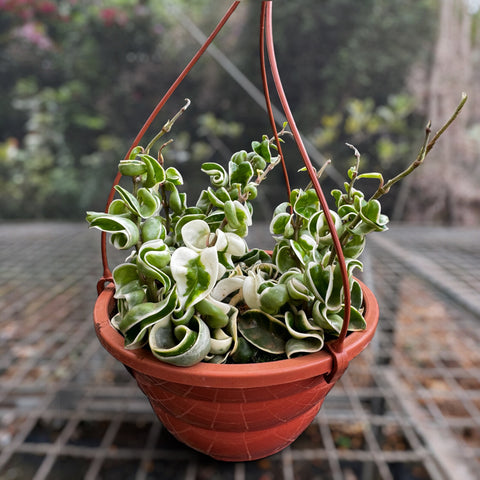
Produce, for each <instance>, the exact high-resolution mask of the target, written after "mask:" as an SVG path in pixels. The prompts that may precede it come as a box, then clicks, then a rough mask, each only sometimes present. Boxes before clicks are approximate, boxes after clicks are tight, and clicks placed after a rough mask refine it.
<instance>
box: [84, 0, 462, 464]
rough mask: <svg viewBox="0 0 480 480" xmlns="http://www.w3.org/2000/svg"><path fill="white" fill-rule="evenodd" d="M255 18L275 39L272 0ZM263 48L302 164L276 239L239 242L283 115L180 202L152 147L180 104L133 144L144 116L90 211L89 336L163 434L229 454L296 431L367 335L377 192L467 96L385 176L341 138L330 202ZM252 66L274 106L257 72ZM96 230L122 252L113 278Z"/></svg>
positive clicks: (378, 222) (254, 452) (173, 179)
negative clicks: (345, 152)
mask: <svg viewBox="0 0 480 480" xmlns="http://www.w3.org/2000/svg"><path fill="white" fill-rule="evenodd" d="M237 3H238V2H237ZM266 4H268V5H266ZM269 10H270V11H269ZM262 19H263V21H265V19H266V21H267V40H268V39H269V38H270V39H271V29H270V30H269V28H268V27H269V26H270V27H271V25H270V24H269V21H271V2H263V4H262ZM217 28H218V27H217ZM220 28H221V27H220ZM211 38H212V37H211ZM211 38H210V39H209V41H211ZM204 47H205V46H204ZM267 47H269V52H270V61H271V65H272V72H273V74H274V79H275V81H276V86H277V91H278V93H279V94H280V97H281V100H282V104H283V106H284V110H285V112H286V114H287V118H288V128H290V129H291V133H292V134H293V136H294V138H295V140H296V142H297V145H298V146H299V148H300V151H301V153H302V157H303V158H304V161H305V168H306V170H307V173H308V178H307V179H306V182H305V184H306V185H305V186H304V187H303V188H295V189H293V190H291V191H290V189H289V187H288V186H287V190H288V196H287V200H286V201H285V202H284V203H281V204H280V205H278V206H277V207H276V208H275V209H274V211H273V212H272V219H271V223H270V232H271V234H272V249H271V251H268V250H263V249H259V248H255V247H254V246H252V245H248V246H247V240H246V238H247V235H248V230H249V227H250V226H251V223H252V211H253V207H254V202H255V197H256V196H257V189H258V188H261V185H262V183H263V182H265V181H268V174H269V172H270V171H271V170H272V169H273V168H274V167H275V166H276V165H278V164H282V163H283V164H284V161H285V160H284V158H283V154H282V151H281V142H280V139H281V137H282V135H283V134H284V133H285V127H286V125H284V129H283V130H282V131H281V132H277V131H276V128H275V122H274V121H272V122H271V124H272V129H273V132H274V134H273V136H272V138H269V137H268V136H263V137H262V138H261V139H259V140H258V141H253V142H252V143H251V145H249V146H245V149H244V150H240V151H238V152H237V153H235V154H234V155H233V156H232V157H231V158H230V159H229V160H228V161H227V162H226V164H225V165H221V164H217V163H212V162H208V163H204V164H203V165H202V167H201V171H202V172H203V174H204V175H205V178H206V179H207V178H208V180H209V181H208V182H206V184H207V186H206V187H205V189H204V190H202V192H201V194H200V195H199V197H198V198H197V199H195V201H194V202H190V199H189V198H187V195H186V193H185V192H183V191H182V190H181V188H182V176H181V173H180V172H179V171H178V170H177V169H176V168H175V167H174V166H173V165H170V164H169V161H168V147H167V145H168V142H166V143H164V144H163V145H160V147H156V145H157V142H158V141H159V140H160V139H161V137H163V136H164V135H165V134H167V133H169V132H170V130H171V128H172V126H173V124H174V122H175V121H176V120H177V119H178V117H179V116H180V115H181V114H182V113H183V112H184V111H185V109H186V108H187V107H188V104H189V101H187V104H186V105H185V107H183V108H182V109H181V110H180V111H179V112H178V114H177V115H176V116H175V117H174V118H173V119H172V120H171V121H169V122H167V124H166V125H165V126H164V128H163V129H162V130H161V132H160V133H159V134H158V135H156V136H155V137H154V138H153V140H152V141H150V142H149V143H148V144H147V145H145V146H140V145H139V139H140V138H141V137H142V136H143V133H144V130H146V128H148V125H149V122H148V121H147V124H146V126H145V127H144V129H142V131H141V132H140V134H139V136H138V137H137V140H136V141H135V142H134V145H133V146H132V148H131V149H130V151H129V153H128V154H127V155H126V158H125V159H123V160H121V161H120V162H119V166H118V168H119V176H124V177H130V178H131V179H132V188H131V189H130V190H129V189H126V188H124V187H121V186H120V185H119V184H118V178H119V177H118V176H117V179H116V181H115V182H114V188H113V190H112V193H111V195H110V198H109V201H108V205H107V209H106V211H105V212H88V214H87V220H88V222H89V224H90V226H91V227H93V228H97V229H99V230H101V231H102V232H103V233H102V254H103V259H104V270H105V274H104V276H103V278H102V279H101V280H100V282H99V286H98V290H99V297H98V300H97V302H96V305H95V309H94V322H95V328H96V332H97V335H98V337H99V339H100V342H101V343H102V345H103V346H104V347H105V348H106V350H108V351H109V352H110V353H111V354H112V355H113V356H114V357H115V358H117V359H118V360H119V361H121V362H122V363H123V364H124V365H125V366H126V367H127V369H128V370H129V372H130V373H131V374H132V375H133V376H134V377H135V379H136V381H137V382H138V385H139V386H140V388H141V389H142V391H143V392H144V393H145V394H146V395H147V397H148V398H149V401H150V403H151V405H152V407H153V409H154V411H155V412H156V414H157V415H158V417H159V419H160V420H161V421H162V423H163V424H164V425H165V427H166V428H167V429H168V430H169V431H170V432H171V433H173V434H174V435H175V436H176V437H177V438H178V439H179V440H181V441H182V442H184V443H186V444H187V445H189V446H191V447H192V448H194V449H197V450H199V451H201V452H203V453H206V454H208V455H211V456H212V457H214V458H216V459H220V460H227V461H243V460H253V459H258V458H262V457H265V456H267V455H271V454H273V453H275V452H277V451H279V450H281V449H282V448H284V447H286V446H287V445H289V444H290V443H291V442H292V441H294V440H295V438H297V437H298V435H299V434H300V433H302V431H303V430H304V429H305V428H306V427H307V426H308V425H309V423H310V422H311V421H312V419H313V418H314V416H315V415H316V413H317V412H318V410H319V408H320V406H321V404H322V402H323V399H324V398H325V395H326V394H327V393H328V391H329V390H330V389H331V388H332V386H333V385H334V383H335V381H336V380H337V379H338V378H339V377H340V376H341V375H342V374H343V372H344V371H345V369H346V368H347V366H348V363H349V362H350V360H351V359H352V358H354V357H355V356H356V355H358V354H359V353H360V352H361V351H362V350H363V349H364V348H365V347H366V346H367V345H368V343H369V342H370V340H371V339H372V337H373V335H374V332H375V328H376V325H377V321H378V305H377V303H376V300H375V297H374V296H373V294H372V292H371V291H370V290H369V289H368V287H367V286H365V285H364V284H363V283H362V282H360V281H359V280H358V279H356V278H355V276H354V272H355V271H356V270H361V268H362V263H361V260H359V256H360V254H361V253H362V251H363V249H364V247H365V239H366V236H367V235H368V234H369V233H370V232H373V231H384V230H386V228H387V222H388V218H387V217H386V216H385V215H383V214H382V213H381V206H380V203H379V201H378V199H379V198H380V197H381V196H382V195H384V194H386V193H387V192H388V191H389V189H390V187H391V186H392V185H393V184H394V183H396V182H397V181H399V180H400V179H402V178H404V177H405V176H407V175H408V174H409V173H410V172H411V171H413V170H414V169H415V168H416V167H418V166H419V165H420V164H421V163H422V162H423V160H424V158H425V156H426V155H427V154H428V152H429V151H430V149H431V148H432V147H433V145H434V144H435V142H436V140H437V139H438V137H439V136H440V135H441V134H442V133H443V132H444V131H445V129H446V128H447V127H448V125H449V124H450V123H451V122H452V121H453V120H454V118H455V117H456V115H457V114H458V113H459V111H460V109H461V108H462V106H463V104H464V102H465V98H463V99H462V102H461V104H460V105H459V107H458V109H457V111H456V112H455V113H454V115H453V116H452V117H451V118H450V120H449V121H448V122H447V123H446V124H445V126H444V127H442V128H441V129H440V130H439V131H438V132H437V133H436V134H435V135H434V137H433V138H432V139H431V140H430V138H429V135H430V131H429V129H427V134H426V136H425V141H424V144H423V145H422V147H421V149H420V153H419V155H418V157H417V159H416V160H415V161H414V162H413V163H412V164H411V165H410V166H409V167H408V168H407V169H406V170H404V171H403V172H401V173H400V174H399V175H398V176H396V177H395V178H393V179H391V180H389V181H387V182H384V180H383V178H382V175H381V174H380V173H363V172H361V170H360V155H359V153H358V152H357V151H356V150H355V149H354V148H353V147H352V148H353V150H354V158H355V161H354V165H353V166H352V167H351V168H350V169H349V170H348V173H347V180H346V182H345V185H344V188H343V190H334V191H333V192H332V196H333V199H334V203H335V208H334V209H329V208H328V206H327V204H326V201H325V198H324V196H323V193H322V191H321V188H320V186H319V183H318V177H319V176H320V174H321V172H316V171H315V170H314V169H313V167H312V165H311V163H310V162H309V160H308V156H307V155H306V153H305V152H304V149H303V144H302V142H301V138H300V136H299V134H298V131H297V129H296V126H295V122H294V120H293V117H292V116H291V113H290V111H289V109H288V104H287V103H286V100H285V98H284V95H283V90H282V88H281V84H280V83H279V80H278V74H277V72H276V67H275V64H274V61H272V59H274V56H273V52H272V43H271V42H270V43H269V45H267ZM205 48H206V47H205ZM262 50H263V48H262ZM200 54H201V53H200ZM262 65H263V64H262ZM186 71H187V72H188V70H186ZM184 74H185V75H186V73H185V72H184ZM184 74H182V75H184ZM263 78H264V86H265V93H266V98H267V105H268V106H269V98H268V88H267V87H266V81H265V78H266V75H265V73H264V69H263ZM177 84H178V81H177ZM168 96H169V94H167V96H166V97H164V99H162V102H160V104H159V105H163V103H164V102H165V101H166V98H168ZM158 110H159V108H158V107H157V111H154V113H155V114H156V113H158ZM269 111H270V112H271V108H269ZM270 116H271V119H272V115H271V114H270ZM150 123H151V121H150ZM361 178H363V179H367V180H368V179H370V180H371V181H374V182H377V184H378V189H377V190H376V192H375V193H374V195H373V196H371V197H370V198H366V197H365V195H364V194H363V193H362V191H360V190H359V189H358V188H357V187H358V184H357V183H356V182H357V180H359V179H361ZM115 194H116V198H114V195H115ZM106 234H110V242H111V243H112V244H113V246H115V247H116V248H117V249H121V250H126V251H127V252H128V254H127V255H126V260H125V262H124V263H122V264H120V265H118V266H116V267H115V269H114V270H113V272H112V273H111V274H110V271H109V269H108V265H107V263H106V248H105V241H106Z"/></svg>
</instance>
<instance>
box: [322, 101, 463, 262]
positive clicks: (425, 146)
mask: <svg viewBox="0 0 480 480" xmlns="http://www.w3.org/2000/svg"><path fill="white" fill-rule="evenodd" d="M467 98H468V97H467V94H466V93H462V98H461V100H460V103H459V104H458V106H457V108H456V109H455V111H454V112H453V114H452V116H451V117H450V118H449V119H448V120H447V121H446V122H445V124H444V125H443V126H442V127H441V128H440V130H438V131H437V132H436V133H435V135H434V136H433V138H432V139H431V140H430V141H428V140H429V138H430V134H431V122H428V124H427V126H426V128H425V137H424V140H423V143H422V147H421V148H420V151H419V153H418V155H417V158H416V159H415V160H414V161H413V162H412V163H411V164H410V165H409V166H408V167H407V168H406V169H405V170H403V172H401V173H399V174H398V175H396V176H395V177H393V178H391V179H390V180H388V182H386V183H385V184H384V185H380V186H379V187H378V189H377V191H376V192H375V193H374V194H373V195H372V196H371V197H370V200H376V199H378V198H380V197H381V196H382V195H385V194H386V193H388V192H389V191H390V189H391V188H392V186H393V185H394V184H395V183H397V182H399V181H400V180H402V179H403V178H405V177H407V176H408V175H410V173H412V172H413V171H414V170H415V169H416V168H418V167H419V166H420V165H422V163H423V161H424V160H425V157H426V156H427V155H428V153H429V152H430V150H431V149H432V148H433V147H434V145H435V143H436V142H437V140H438V139H439V138H440V137H441V136H442V134H443V133H445V131H446V130H447V128H448V127H449V126H450V125H451V124H452V123H453V122H454V121H455V119H456V118H457V117H458V115H459V114H460V112H461V110H462V108H463V107H464V105H465V102H466V101H467ZM347 145H348V144H347ZM355 156H356V154H355ZM357 161H358V157H357ZM357 173H358V168H357ZM354 178H355V176H354V177H353V179H352V183H351V185H353V180H354ZM360 221H361V216H360V214H359V213H358V214H357V216H356V217H355V218H354V219H353V220H352V221H351V222H350V225H349V229H351V228H354V227H355V226H356V225H358V224H359V223H360ZM349 236H350V232H349V230H348V229H345V232H344V233H343V235H342V236H341V237H340V243H341V245H342V247H344V246H345V244H346V243H347V241H348V237H349ZM335 256H336V254H335V250H333V251H332V253H331V255H330V261H329V264H330V265H332V264H333V262H334V261H335Z"/></svg>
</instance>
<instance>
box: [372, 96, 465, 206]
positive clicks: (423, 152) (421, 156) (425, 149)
mask: <svg viewBox="0 0 480 480" xmlns="http://www.w3.org/2000/svg"><path fill="white" fill-rule="evenodd" d="M466 101H467V94H466V93H462V98H461V100H460V103H459V104H458V106H457V108H456V109H455V112H453V114H452V116H451V117H450V118H449V119H448V120H447V121H446V122H445V124H444V125H443V126H442V128H440V130H438V131H437V132H436V133H435V135H434V136H433V138H432V139H431V140H430V142H429V141H428V140H429V138H430V133H431V129H430V127H431V122H428V124H427V127H426V129H425V139H424V141H423V144H422V148H421V149H420V152H419V153H418V155H417V158H416V159H415V160H414V161H413V162H412V163H411V164H410V165H409V166H408V167H407V168H406V169H405V170H404V171H403V172H401V173H399V174H398V175H397V176H395V177H393V178H391V179H390V180H388V182H386V183H385V185H383V186H381V187H379V188H378V190H377V191H376V192H375V193H374V194H373V196H372V197H371V199H377V198H380V197H381V196H382V195H385V194H386V193H388V192H389V190H390V188H391V187H392V186H393V185H394V184H395V183H397V182H398V181H400V180H401V179H402V178H405V177H406V176H407V175H410V173H412V172H413V171H414V170H415V169H416V168H418V167H419V166H420V165H421V164H422V163H423V161H424V160H425V157H426V156H427V155H428V153H429V152H430V150H431V149H432V148H433V147H434V145H435V143H436V142H437V140H438V139H439V138H440V137H441V136H442V134H443V133H444V132H445V131H446V130H447V128H448V127H449V126H450V125H451V124H452V123H453V122H454V120H455V119H456V118H457V117H458V115H459V114H460V112H461V110H462V108H463V106H464V105H465V102H466Z"/></svg>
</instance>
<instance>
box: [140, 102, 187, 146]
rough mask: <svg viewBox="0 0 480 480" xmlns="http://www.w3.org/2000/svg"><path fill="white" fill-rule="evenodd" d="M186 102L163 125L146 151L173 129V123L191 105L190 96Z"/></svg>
mask: <svg viewBox="0 0 480 480" xmlns="http://www.w3.org/2000/svg"><path fill="white" fill-rule="evenodd" d="M185 102H186V103H185V105H184V106H183V107H182V108H181V109H180V110H179V111H178V112H177V113H176V114H175V116H174V117H173V118H172V119H171V120H168V121H167V123H165V125H164V126H163V127H162V129H161V130H160V131H159V132H158V133H157V134H156V135H155V136H154V137H153V139H152V140H151V141H150V143H149V144H148V145H147V146H146V148H145V153H147V154H148V153H149V152H150V149H151V148H152V147H153V145H154V144H155V142H156V141H157V140H158V139H159V138H161V137H163V135H165V134H166V133H168V132H169V131H170V130H171V129H172V127H173V124H174V123H175V122H176V121H177V120H178V118H179V117H180V116H181V115H182V113H183V112H185V110H186V109H187V108H188V107H189V106H190V103H191V102H190V100H189V99H188V98H186V99H185Z"/></svg>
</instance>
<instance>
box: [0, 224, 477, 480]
mask: <svg viewBox="0 0 480 480" xmlns="http://www.w3.org/2000/svg"><path fill="white" fill-rule="evenodd" d="M479 235H480V231H479V230H445V229H414V228H412V227H403V226H396V227H395V226H394V227H392V229H391V231H390V232H388V233H387V234H382V235H379V236H374V237H373V239H372V241H371V243H370V249H369V251H368V252H367V257H366V264H367V265H368V268H367V269H366V271H365V273H364V280H365V281H366V282H367V283H368V284H369V285H371V286H373V289H374V291H375V293H376V295H377V297H378V300H379V303H380V308H381V326H380V330H379V332H378V334H377V336H376V339H375V341H374V342H373V344H372V345H371V346H370V347H369V349H367V350H366V351H365V352H364V353H362V355H360V357H358V358H357V359H355V361H354V362H352V364H351V365H350V367H349V369H348V370H347V372H346V374H345V375H344V376H343V377H342V379H341V380H340V382H339V384H337V385H336V386H335V388H334V389H333V390H332V391H331V392H330V394H329V396H328V397H327V399H326V401H325V403H324V406H323V407H322V409H321V411H320V413H319V415H318V416H317V418H316V419H315V421H314V422H313V423H312V424H311V426H310V427H309V428H308V429H307V431H306V432H305V433H304V434H302V435H301V437H299V438H298V440H297V441H296V442H295V443H294V444H293V445H292V446H291V447H289V448H287V449H285V450H284V451H283V452H281V453H279V454H276V455H274V456H272V457H269V458H266V459H264V460H259V461H254V462H246V463H222V462H217V461H214V460H212V459H210V458H208V457H205V456H203V455H201V454H198V453H196V452H194V451H192V450H190V449H189V448H187V447H185V446H183V445H182V444H179V443H178V442H177V441H176V440H175V439H174V438H173V437H172V436H171V435H170V434H169V433H168V432H166V430H165V429H164V428H163V427H162V425H161V424H160V423H159V422H158V420H156V418H154V416H153V414H152V413H151V410H150V406H149V405H148V402H147V400H146V399H145V398H144V397H143V394H142V393H141V392H140V391H139V390H138V389H137V387H136V386H135V384H134V382H133V380H132V379H131V378H130V376H129V375H128V374H127V372H126V371H125V370H124V369H123V367H122V366H121V365H119V364H118V363H117V362H116V361H115V360H113V359H112V358H111V357H109V356H108V354H106V352H105V351H104V350H103V349H102V348H101V347H100V344H99V343H98V341H97V339H96V337H95V335H94V333H93V325H92V320H91V315H92V309H93V303H94V301H95V283H96V280H97V279H98V277H99V276H100V274H101V272H100V265H99V258H98V255H99V253H98V236H96V235H95V234H93V233H92V232H89V231H88V229H87V228H86V227H85V226H84V225H82V224H80V225H78V224H64V223H60V224H57V223H47V224H43V223H38V224H36V223H30V224H5V225H2V226H1V227H0V265H1V269H0V312H1V313H0V350H1V355H0V448H1V453H0V478H1V479H2V480H13V479H15V480H30V479H35V480H40V479H54V480H57V479H59V480H61V479H64V478H65V479H68V480H75V479H90V480H93V479H95V480H96V479H110V478H112V479H116V480H118V479H135V480H141V479H142V480H143V479H157V478H161V479H162V480H168V479H175V480H179V479H185V480H202V479H209V480H215V479H222V480H229V479H231V480H245V479H247V480H250V479H251V480H253V479H258V480H270V479H272V480H273V479H275V480H277V479H278V480H281V479H284V480H294V479H299V480H303V479H307V478H308V479H322V480H329V479H334V480H340V479H346V480H354V479H367V480H374V479H382V480H383V479H385V480H392V479H393V480H404V479H409V480H412V479H413V480H428V479H432V480H437V479H439V480H444V479H453V478H456V479H458V478H461V479H462V480H468V479H474V478H478V477H477V476H476V475H477V474H478V471H479V468H480V414H479V410H480V348H479V347H480V333H479V330H478V328H476V327H477V325H478V321H479V317H480V305H479V297H478V294H477V293H476V290H477V285H478V284H479V280H480V279H479V276H480V275H479V273H478V271H476V270H475V266H476V265H477V264H479V262H478V260H479V256H480V242H479V241H478V239H479ZM374 254H375V256H374ZM459 338H460V339H461V340H458V339H459Z"/></svg>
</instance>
